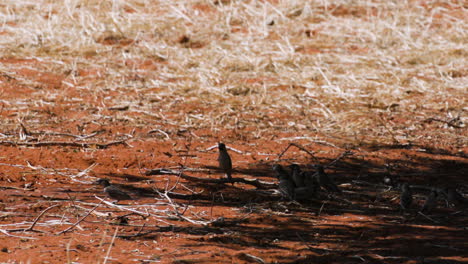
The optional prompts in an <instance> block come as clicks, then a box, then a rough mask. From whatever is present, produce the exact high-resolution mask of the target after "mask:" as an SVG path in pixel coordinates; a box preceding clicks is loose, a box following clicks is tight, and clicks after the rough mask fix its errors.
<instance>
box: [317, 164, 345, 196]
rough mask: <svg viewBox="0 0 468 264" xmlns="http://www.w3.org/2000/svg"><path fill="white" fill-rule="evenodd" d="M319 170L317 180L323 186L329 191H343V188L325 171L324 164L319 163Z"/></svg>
mask: <svg viewBox="0 0 468 264" xmlns="http://www.w3.org/2000/svg"><path fill="white" fill-rule="evenodd" d="M316 167H317V172H316V173H315V177H317V181H318V183H319V184H320V186H322V187H323V188H325V189H326V190H327V191H329V192H338V193H339V192H341V190H340V189H339V188H338V186H336V184H335V183H334V182H333V180H332V179H330V177H328V175H327V174H326V173H325V171H324V169H323V166H322V165H317V166H316Z"/></svg>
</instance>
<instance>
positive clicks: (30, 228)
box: [8, 204, 59, 232]
mask: <svg viewBox="0 0 468 264" xmlns="http://www.w3.org/2000/svg"><path fill="white" fill-rule="evenodd" d="M57 206H59V204H56V205H52V206H50V207H47V208H46V209H44V210H43V211H42V212H41V213H40V214H39V215H38V216H37V217H36V219H34V221H33V223H32V224H31V226H30V227H28V228H18V229H9V230H8V232H26V231H32V232H42V231H38V230H34V229H33V228H34V226H35V225H36V223H37V221H39V219H40V218H41V217H42V216H43V215H44V214H45V213H46V212H47V211H49V210H50V209H52V208H54V207H57Z"/></svg>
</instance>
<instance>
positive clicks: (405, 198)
mask: <svg viewBox="0 0 468 264" xmlns="http://www.w3.org/2000/svg"><path fill="white" fill-rule="evenodd" d="M412 202H413V192H412V191H411V188H410V187H409V185H408V183H406V182H405V183H403V185H402V186H401V193H400V206H401V209H403V210H407V209H409V207H410V206H411V203H412Z"/></svg>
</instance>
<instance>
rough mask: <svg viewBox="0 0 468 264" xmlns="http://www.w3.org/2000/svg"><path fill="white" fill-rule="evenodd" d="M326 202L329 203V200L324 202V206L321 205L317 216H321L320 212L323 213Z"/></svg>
mask: <svg viewBox="0 0 468 264" xmlns="http://www.w3.org/2000/svg"><path fill="white" fill-rule="evenodd" d="M326 203H327V202H324V203H322V206H320V210H319V212H318V215H317V216H320V214H321V213H322V210H323V207H325V204H326Z"/></svg>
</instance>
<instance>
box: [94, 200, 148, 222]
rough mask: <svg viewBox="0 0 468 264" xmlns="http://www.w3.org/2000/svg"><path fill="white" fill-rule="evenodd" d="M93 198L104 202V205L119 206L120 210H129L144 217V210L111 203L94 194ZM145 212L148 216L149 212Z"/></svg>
mask: <svg viewBox="0 0 468 264" xmlns="http://www.w3.org/2000/svg"><path fill="white" fill-rule="evenodd" d="M94 198H96V199H98V200H100V201H101V203H104V204H106V205H108V206H111V207H116V208H119V209H120V210H123V211H129V212H132V213H134V214H137V215H141V217H145V213H144V212H140V211H138V210H135V209H131V208H126V207H124V206H120V205H117V204H113V203H111V202H108V201H106V200H104V199H102V198H99V197H97V196H96V195H95V196H94ZM146 214H147V216H150V214H149V213H148V212H147V213H146Z"/></svg>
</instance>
